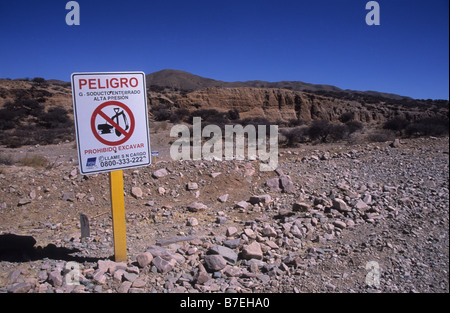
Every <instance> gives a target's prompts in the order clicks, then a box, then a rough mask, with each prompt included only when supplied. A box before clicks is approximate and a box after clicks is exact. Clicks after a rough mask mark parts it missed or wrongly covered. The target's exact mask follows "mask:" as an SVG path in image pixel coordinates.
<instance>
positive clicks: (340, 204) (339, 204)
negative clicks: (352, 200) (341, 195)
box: [333, 199, 351, 212]
mask: <svg viewBox="0 0 450 313" xmlns="http://www.w3.org/2000/svg"><path fill="white" fill-rule="evenodd" d="M333 208H335V209H336V210H338V211H340V212H350V211H351V209H350V208H349V207H348V205H347V203H345V201H344V200H342V199H333Z"/></svg>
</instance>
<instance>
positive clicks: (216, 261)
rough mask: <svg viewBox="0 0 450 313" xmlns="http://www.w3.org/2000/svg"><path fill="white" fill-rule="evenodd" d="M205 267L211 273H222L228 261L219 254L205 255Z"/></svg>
mask: <svg viewBox="0 0 450 313" xmlns="http://www.w3.org/2000/svg"><path fill="white" fill-rule="evenodd" d="M204 260H205V267H206V269H207V270H208V271H210V272H216V271H220V270H221V269H223V268H224V267H225V266H226V265H227V261H225V259H224V258H223V257H222V256H221V255H217V254H210V255H205V257H204Z"/></svg>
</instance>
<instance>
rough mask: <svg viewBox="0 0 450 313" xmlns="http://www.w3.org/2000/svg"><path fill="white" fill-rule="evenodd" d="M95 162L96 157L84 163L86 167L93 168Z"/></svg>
mask: <svg viewBox="0 0 450 313" xmlns="http://www.w3.org/2000/svg"><path fill="white" fill-rule="evenodd" d="M96 161H97V157H94V158H88V159H87V162H86V166H87V167H93V166H95V163H96Z"/></svg>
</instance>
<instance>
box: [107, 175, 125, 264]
mask: <svg viewBox="0 0 450 313" xmlns="http://www.w3.org/2000/svg"><path fill="white" fill-rule="evenodd" d="M109 182H110V186H111V211H112V222H113V237H114V258H115V261H116V262H125V261H126V260H127V231H126V227H125V200H124V197H123V171H122V170H118V171H113V172H110V173H109Z"/></svg>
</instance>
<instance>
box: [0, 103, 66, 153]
mask: <svg viewBox="0 0 450 313" xmlns="http://www.w3.org/2000/svg"><path fill="white" fill-rule="evenodd" d="M44 102H45V99H44V101H39V100H34V99H31V98H28V97H26V95H23V96H21V97H19V98H18V99H16V100H15V101H13V102H6V103H5V104H4V106H3V108H2V109H0V130H1V131H2V132H0V144H3V145H6V146H7V147H10V148H18V147H21V146H23V145H33V144H53V143H57V142H60V141H64V140H70V139H72V138H73V133H74V132H73V122H72V120H71V119H70V117H69V115H68V112H67V110H65V109H63V108H61V107H52V108H49V109H48V111H45V107H44V105H43V103H44Z"/></svg>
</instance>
